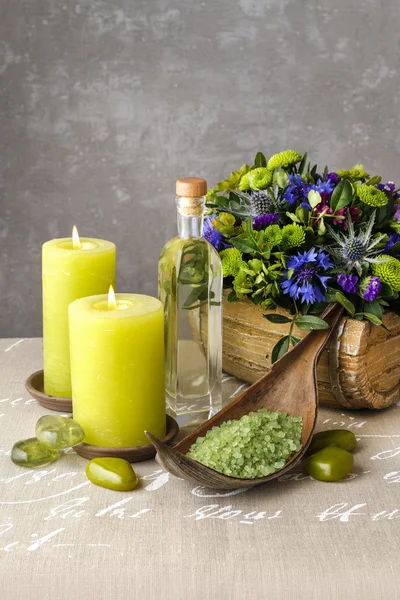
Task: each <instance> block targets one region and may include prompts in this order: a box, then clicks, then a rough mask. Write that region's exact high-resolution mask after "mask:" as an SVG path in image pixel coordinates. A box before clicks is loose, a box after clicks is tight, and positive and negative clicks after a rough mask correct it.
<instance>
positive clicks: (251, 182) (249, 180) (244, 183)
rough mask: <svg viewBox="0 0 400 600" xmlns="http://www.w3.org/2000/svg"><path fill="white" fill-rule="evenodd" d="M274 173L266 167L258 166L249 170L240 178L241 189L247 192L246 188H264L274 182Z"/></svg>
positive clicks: (255, 189)
mask: <svg viewBox="0 0 400 600" xmlns="http://www.w3.org/2000/svg"><path fill="white" fill-rule="evenodd" d="M272 177H273V173H272V171H270V170H269V169H267V168H266V167H257V168H256V169H253V170H252V171H249V172H248V173H246V174H245V175H243V177H242V178H241V180H240V183H239V190H241V191H242V192H245V191H246V190H250V189H251V190H254V191H257V190H264V189H265V188H266V187H268V186H269V185H271V183H272Z"/></svg>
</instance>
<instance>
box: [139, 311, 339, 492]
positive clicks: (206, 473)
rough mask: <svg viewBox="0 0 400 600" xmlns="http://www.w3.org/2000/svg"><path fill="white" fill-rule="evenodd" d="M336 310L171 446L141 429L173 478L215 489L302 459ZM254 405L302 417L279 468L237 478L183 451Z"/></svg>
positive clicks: (243, 483)
mask: <svg viewBox="0 0 400 600" xmlns="http://www.w3.org/2000/svg"><path fill="white" fill-rule="evenodd" d="M342 311H343V308H342V307H341V306H340V305H339V304H331V305H329V306H328V308H327V309H326V311H325V312H324V313H323V315H322V317H323V318H324V319H325V321H326V322H327V323H329V329H322V330H314V331H311V332H310V333H309V334H308V335H306V336H305V337H304V338H303V339H302V340H301V341H300V342H299V343H298V344H297V345H296V346H295V347H294V348H293V349H292V350H291V351H290V352H288V353H287V354H285V355H284V356H283V357H282V358H281V359H280V360H279V361H277V362H276V363H274V364H273V365H272V367H271V369H270V370H269V371H268V373H267V374H266V375H264V376H263V377H261V379H259V380H258V381H256V382H255V383H254V384H253V385H252V386H251V387H250V388H248V389H247V390H246V391H245V392H244V393H243V394H241V395H240V396H239V397H238V398H236V399H235V400H233V401H232V402H231V403H230V404H228V405H227V406H225V408H223V409H222V410H221V411H220V412H219V413H217V414H216V415H215V416H214V417H212V418H211V419H209V420H208V421H206V422H205V423H204V424H203V425H201V426H200V427H198V429H196V430H195V431H193V432H192V433H191V434H189V435H188V436H186V437H185V438H184V439H183V440H181V441H180V442H178V443H177V444H176V445H175V446H174V447H170V446H167V445H166V444H164V443H162V442H160V441H159V440H158V439H157V438H156V437H154V435H152V434H151V433H149V432H146V435H147V437H148V438H149V440H150V441H151V443H152V444H153V445H154V446H155V448H156V450H157V461H158V462H159V463H160V464H161V465H162V466H163V467H164V469H166V470H167V471H169V472H170V473H172V474H173V475H176V477H180V478H183V479H187V480H188V481H190V482H192V483H195V484H197V485H202V486H205V487H209V488H214V489H219V490H222V489H224V490H233V489H237V488H243V487H252V486H255V485H259V484H260V483H265V482H266V481H271V480H272V479H275V478H276V477H279V476H280V475H282V473H284V472H285V471H287V470H289V469H291V468H292V467H293V466H294V465H295V464H296V463H298V462H299V460H300V459H301V458H302V456H303V455H304V453H305V452H306V450H307V447H308V445H309V444H310V442H311V436H312V433H313V431H314V427H315V423H316V420H317V406H318V389H317V379H316V365H317V361H318V358H319V355H320V354H321V352H322V350H323V348H324V346H325V344H326V342H327V341H328V338H329V336H330V334H331V333H332V330H333V329H334V327H335V325H336V323H337V322H338V320H339V318H340V316H341V314H342ZM260 408H267V409H268V410H271V411H274V410H280V411H282V412H285V413H288V414H289V415H292V416H301V417H302V419H303V431H302V436H301V442H302V448H301V450H300V451H299V452H297V453H296V454H294V455H293V456H292V457H291V459H290V460H289V461H288V462H287V463H286V465H285V466H284V467H283V468H282V469H280V470H279V471H276V472H275V473H272V474H271V475H268V476H267V477H258V478H256V479H240V478H237V477H230V476H229V475H224V474H222V473H219V472H218V471H215V470H214V469H210V468H209V467H206V466H204V465H202V464H201V463H199V462H197V461H195V460H193V459H191V458H188V457H187V456H185V455H186V453H187V452H188V450H189V448H190V447H191V446H192V444H194V442H195V441H196V439H197V438H198V437H199V436H204V435H205V434H206V432H207V431H208V430H209V429H211V428H212V427H214V426H216V425H220V424H221V423H222V422H223V421H227V420H229V419H240V417H242V416H243V415H246V414H248V413H249V412H252V411H255V410H259V409H260Z"/></svg>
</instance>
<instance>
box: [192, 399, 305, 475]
mask: <svg viewBox="0 0 400 600" xmlns="http://www.w3.org/2000/svg"><path fill="white" fill-rule="evenodd" d="M302 428H303V425H302V419H301V417H291V416H289V415H287V414H285V413H282V412H271V411H269V410H267V409H266V408H261V409H260V410H257V411H255V412H251V413H249V414H248V415H244V416H243V417H241V418H240V419H238V420H231V421H225V422H224V423H221V425H220V426H219V427H213V428H212V429H210V430H209V431H207V433H206V435H205V437H199V438H197V440H196V442H195V443H194V444H193V445H192V447H191V448H190V450H189V452H188V453H187V456H189V457H190V458H192V459H193V460H196V461H198V462H200V463H202V464H203V465H205V466H207V467H210V468H211V469H214V470H215V471H219V472H220V473H224V474H225V475H230V476H231V477H239V478H241V479H254V478H256V477H265V476H267V475H271V473H275V471H279V469H282V467H284V466H285V464H286V463H287V462H288V460H289V458H290V457H291V456H292V455H293V454H294V453H295V452H298V451H299V450H300V449H301V432H302Z"/></svg>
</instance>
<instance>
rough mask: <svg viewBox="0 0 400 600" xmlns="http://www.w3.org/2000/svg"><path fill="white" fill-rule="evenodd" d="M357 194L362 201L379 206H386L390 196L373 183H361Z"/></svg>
mask: <svg viewBox="0 0 400 600" xmlns="http://www.w3.org/2000/svg"><path fill="white" fill-rule="evenodd" d="M357 196H358V197H359V198H360V200H361V202H363V203H364V204H367V205H368V206H373V207H379V206H385V205H386V204H387V203H388V197H387V196H386V194H385V192H382V191H381V190H378V188H376V187H374V186H372V185H366V184H364V185H360V187H359V188H357Z"/></svg>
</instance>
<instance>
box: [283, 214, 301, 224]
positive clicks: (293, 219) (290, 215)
mask: <svg viewBox="0 0 400 600" xmlns="http://www.w3.org/2000/svg"><path fill="white" fill-rule="evenodd" d="M286 216H287V217H289V219H292V221H293V222H294V223H301V221H300V219H299V218H298V217H296V215H295V214H294V213H291V212H287V213H286Z"/></svg>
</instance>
